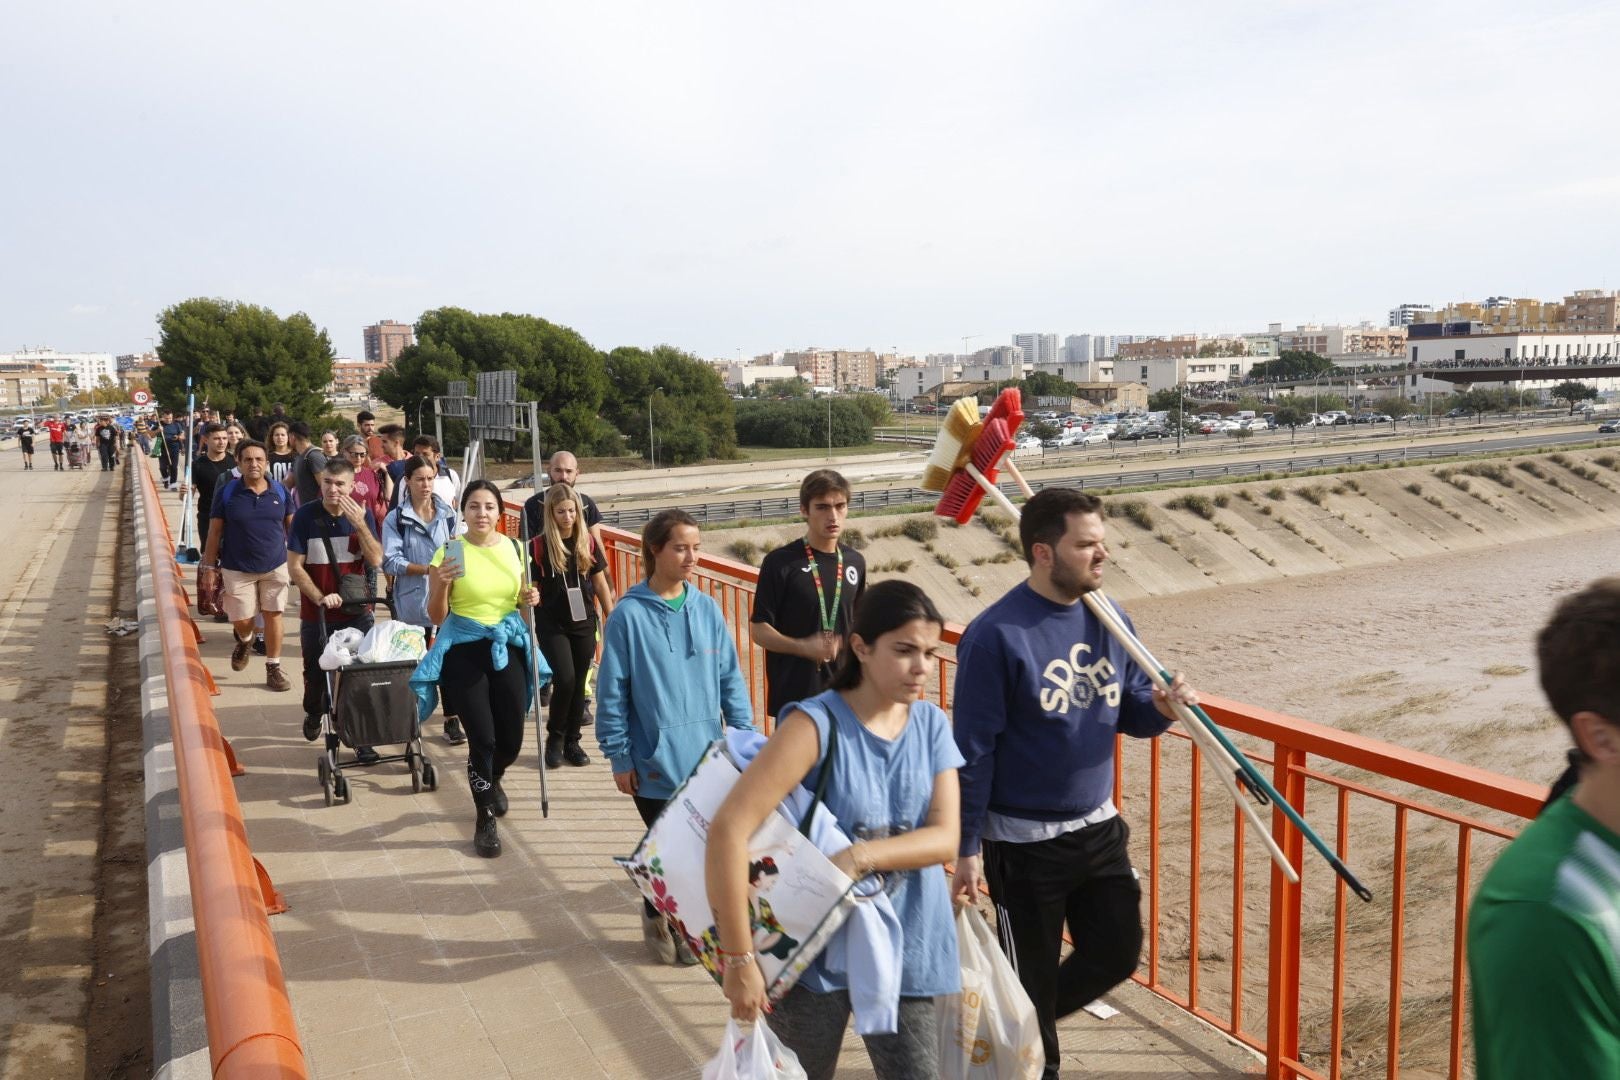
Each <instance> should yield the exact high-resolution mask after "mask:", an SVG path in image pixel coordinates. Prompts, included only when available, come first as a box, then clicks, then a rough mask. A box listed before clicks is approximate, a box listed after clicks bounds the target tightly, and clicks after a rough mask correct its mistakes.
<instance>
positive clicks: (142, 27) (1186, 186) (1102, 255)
mask: <svg viewBox="0 0 1620 1080" xmlns="http://www.w3.org/2000/svg"><path fill="white" fill-rule="evenodd" d="M1617 42H1620V5H1616V4H1613V3H1582V2H1559V0H1538V2H1537V3H1535V4H1525V3H1522V2H1515V3H1499V2H1495V0H1486V2H1474V3H1421V2H1402V3H1369V2H1365V0H1359V2H1356V3H1317V2H1297V3H1241V2H1230V0H1222V2H1218V3H1208V2H1202V0H1201V2H1198V3H1186V4H1168V3H1164V4H1160V3H1147V2H1142V3H1123V2H1115V3H1100V2H1074V3H1049V4H1048V3H1041V4H1036V3H1028V4H1026V3H1011V2H1003V3H998V4H985V3H973V4H947V3H940V2H930V3H916V4H912V3H871V2H866V3H859V4H854V3H833V2H827V0H823V2H821V3H817V4H792V5H790V4H781V3H762V2H759V0H753V2H748V3H674V2H670V0H662V2H657V3H638V2H626V0H614V2H611V3H581V2H578V0H574V2H570V3H541V2H535V0H528V2H500V0H497V2H482V3H477V4H443V3H433V4H427V3H418V2H409V0H406V2H402V0H388V2H374V0H325V2H323V3H318V4H316V3H306V2H303V0H277V2H274V3H268V2H256V0H232V2H229V3H223V4H222V3H218V2H209V3H192V2H185V3H181V2H175V0H148V2H146V3H127V2H124V3H115V2H111V0H85V2H72V0H69V2H64V3H59V4H43V3H13V4H6V5H4V11H3V13H0V102H3V103H4V104H3V105H0V136H3V138H0V154H3V156H4V161H3V165H0V351H5V350H9V349H13V348H17V347H20V346H23V345H29V346H40V345H48V346H52V347H55V348H57V349H61V350H95V351H110V352H128V351H138V350H140V349H143V348H145V347H146V345H147V343H146V338H147V336H148V335H155V334H156V332H157V331H156V329H155V325H154V324H155V318H156V315H157V313H158V312H159V311H160V310H161V309H162V308H163V307H165V306H166V305H169V304H172V303H175V302H178V301H180V300H183V299H185V298H187V297H192V296H199V295H201V296H219V297H225V298H229V299H234V300H242V301H249V302H253V303H258V304H263V305H265V306H268V307H270V308H272V309H274V310H275V311H277V312H278V313H281V314H287V313H291V312H294V311H304V312H307V313H308V314H309V315H310V316H311V317H312V318H313V319H314V320H315V321H316V322H317V323H318V324H319V325H321V326H324V327H326V328H327V330H328V331H329V332H330V334H331V337H332V341H333V345H334V347H335V348H336V350H337V352H338V354H339V355H358V354H359V353H360V351H361V338H360V328H361V327H362V326H363V325H365V324H366V323H369V322H373V321H376V320H378V319H383V318H392V319H399V320H401V321H406V322H414V321H415V319H416V318H417V316H418V315H420V313H421V312H422V311H424V310H426V309H428V308H433V307H439V306H443V305H459V306H463V307H467V308H471V309H473V310H475V311H487V312H497V311H522V312H531V313H534V314H537V315H542V316H544V317H546V318H548V319H551V320H553V321H556V322H559V323H563V324H565V325H568V326H572V327H574V328H575V329H577V330H579V331H580V332H581V333H582V334H584V335H585V336H586V337H587V338H588V339H589V340H590V341H591V342H592V343H594V344H596V345H597V346H599V347H602V348H612V347H614V346H617V345H622V344H636V345H647V346H650V345H655V344H658V343H661V342H668V343H670V344H674V345H677V346H680V347H682V348H686V349H689V350H692V351H694V352H696V353H699V354H700V355H703V356H706V357H720V356H735V355H737V354H738V353H739V351H740V353H741V354H742V355H744V356H752V355H753V354H755V353H760V352H765V351H769V350H773V349H781V348H794V347H803V346H806V345H810V344H816V345H820V346H824V347H832V346H838V347H847V348H861V347H867V346H871V347H874V348H878V349H888V348H890V347H893V346H898V347H899V348H900V349H901V350H903V351H906V352H917V353H922V352H929V351H940V352H945V351H957V350H959V349H960V348H961V347H962V344H963V340H962V339H963V336H964V335H976V336H975V337H974V338H973V339H972V340H971V341H970V343H969V344H970V346H971V348H975V349H977V348H982V347H984V346H985V345H989V344H998V343H1005V342H1006V340H1007V338H1008V336H1009V335H1010V334H1012V333H1014V332H1016V331H1025V330H1033V331H1041V332H1056V333H1059V334H1067V333H1082V332H1101V333H1160V332H1164V333H1169V332H1177V331H1189V330H1197V331H1201V332H1217V331H1238V330H1251V329H1263V328H1264V326H1265V324H1266V323H1268V322H1272V321H1279V322H1283V323H1286V324H1293V323H1298V322H1305V321H1345V322H1351V321H1359V320H1362V319H1372V320H1375V321H1379V322H1382V321H1383V320H1384V318H1385V315H1386V313H1387V311H1388V309H1389V308H1391V307H1393V306H1394V305H1396V304H1398V303H1400V302H1402V301H1415V302H1434V303H1439V302H1444V301H1447V300H1453V299H1463V298H1479V297H1483V296H1486V295H1489V294H1494V293H1508V294H1512V295H1518V296H1533V297H1540V298H1556V297H1559V296H1562V295H1563V294H1564V293H1565V292H1567V291H1569V290H1573V289H1576V288H1599V287H1601V288H1613V287H1615V286H1616V285H1620V281H1617V275H1616V274H1615V273H1614V267H1615V261H1616V257H1617V253H1620V213H1617V212H1616V211H1617V207H1620V140H1616V138H1615V125H1614V116H1615V101H1616V99H1617V95H1616V88H1615V82H1614V75H1613V72H1614V68H1615V59H1614V56H1615V51H1614V50H1615V45H1616V44H1617Z"/></svg>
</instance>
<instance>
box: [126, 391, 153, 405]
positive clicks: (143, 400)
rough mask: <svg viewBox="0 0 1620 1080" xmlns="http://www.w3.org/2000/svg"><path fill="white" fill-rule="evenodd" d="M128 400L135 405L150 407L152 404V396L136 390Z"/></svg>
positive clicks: (149, 393)
mask: <svg viewBox="0 0 1620 1080" xmlns="http://www.w3.org/2000/svg"><path fill="white" fill-rule="evenodd" d="M129 400H131V401H133V402H134V403H135V404H137V405H150V404H152V394H151V392H150V391H147V390H137V391H135V392H134V393H133V394H131V395H129Z"/></svg>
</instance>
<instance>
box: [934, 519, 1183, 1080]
mask: <svg viewBox="0 0 1620 1080" xmlns="http://www.w3.org/2000/svg"><path fill="white" fill-rule="evenodd" d="M1018 535H1019V540H1020V541H1021V542H1022V544H1023V548H1024V559H1025V561H1026V562H1028V563H1029V580H1027V581H1026V582H1024V583H1023V584H1022V585H1019V586H1018V587H1016V588H1015V589H1013V590H1012V591H1011V592H1009V593H1008V594H1007V595H1006V596H1004V597H1002V598H1001V599H1000V600H998V601H996V602H995V603H994V604H992V605H991V606H990V607H989V608H987V609H985V611H984V612H983V613H982V614H981V615H980V616H979V617H978V618H976V619H974V620H973V622H972V623H970V624H969V625H968V628H967V630H966V631H964V632H963V634H962V640H961V643H960V644H959V645H958V646H957V649H956V656H957V669H956V696H955V724H954V726H955V731H956V743H957V746H958V747H960V748H961V751H962V756H963V757H964V758H965V759H966V760H967V764H966V765H964V766H963V767H962V768H961V769H960V770H959V773H958V775H959V776H960V778H961V785H962V842H961V846H960V848H959V849H958V859H957V863H956V878H955V881H954V882H953V884H952V892H953V894H955V895H957V896H968V897H974V896H977V894H978V888H979V876H980V874H981V872H982V873H983V874H984V876H985V878H986V879H987V880H988V882H989V884H990V899H991V901H992V902H993V903H994V904H995V907H996V921H997V923H998V924H999V926H1000V930H1001V941H1002V947H1003V948H1007V946H1008V944H1009V943H1010V944H1011V952H1012V959H1013V963H1014V966H1015V967H1016V968H1017V969H1018V978H1019V981H1020V982H1022V983H1023V985H1024V989H1025V990H1026V991H1028V992H1029V996H1030V999H1031V1000H1032V1001H1033V1002H1034V1003H1035V1011H1036V1014H1037V1016H1038V1017H1039V1020H1040V1028H1041V1042H1042V1044H1043V1046H1044V1049H1045V1051H1046V1071H1045V1073H1044V1076H1045V1077H1048V1078H1053V1077H1056V1076H1057V1075H1058V1062H1059V1051H1058V1038H1057V1022H1058V1020H1059V1019H1060V1018H1062V1017H1064V1016H1067V1015H1069V1014H1070V1013H1072V1012H1074V1011H1076V1010H1077V1009H1079V1008H1081V1007H1082V1006H1084V1005H1086V1004H1088V1003H1090V1002H1091V1001H1093V1000H1095V999H1096V998H1098V997H1101V996H1102V995H1103V993H1105V992H1106V991H1108V990H1109V989H1110V988H1112V987H1114V986H1117V985H1118V984H1119V983H1121V982H1123V981H1124V980H1125V979H1127V978H1129V977H1130V974H1131V972H1133V971H1135V970H1136V964H1137V960H1138V957H1139V955H1140V953H1141V948H1142V912H1141V898H1142V893H1141V888H1140V887H1139V886H1138V884H1137V881H1136V873H1135V871H1134V870H1132V869H1131V860H1130V853H1129V851H1128V845H1129V839H1130V830H1129V829H1128V828H1127V827H1126V825H1125V821H1124V819H1122V818H1121V817H1120V816H1119V811H1118V810H1116V809H1115V808H1114V803H1113V799H1112V794H1113V783H1114V736H1115V733H1116V732H1123V733H1125V734H1126V735H1131V736H1135V737H1136V738H1140V739H1151V738H1153V737H1154V736H1156V735H1159V734H1161V733H1163V732H1164V731H1165V729H1167V728H1168V727H1169V726H1170V724H1171V722H1172V720H1173V719H1174V714H1173V713H1172V712H1171V707H1170V703H1169V701H1168V700H1167V699H1166V698H1165V696H1164V695H1163V694H1161V693H1159V692H1157V691H1155V690H1154V689H1153V686H1152V684H1151V683H1150V682H1149V680H1148V677H1147V675H1146V673H1144V672H1143V671H1142V670H1141V669H1140V668H1139V667H1137V666H1136V664H1135V662H1134V661H1132V660H1131V659H1130V657H1129V656H1128V655H1127V654H1126V652H1125V650H1124V648H1123V647H1122V646H1121V645H1120V644H1119V643H1118V642H1117V641H1115V640H1114V639H1113V637H1112V636H1110V635H1109V633H1108V631H1107V630H1106V629H1105V628H1104V627H1103V626H1102V624H1101V623H1099V622H1098V621H1097V619H1096V617H1095V616H1094V615H1092V614H1091V612H1090V610H1089V609H1088V608H1087V607H1086V606H1085V605H1084V604H1083V603H1081V602H1080V598H1081V597H1082V596H1083V595H1085V594H1086V593H1088V592H1090V591H1092V590H1093V589H1097V588H1099V587H1101V585H1102V569H1103V564H1104V562H1106V561H1107V559H1108V549H1107V548H1106V547H1105V546H1104V543H1103V517H1102V501H1101V500H1100V499H1098V498H1097V497H1096V496H1094V495H1088V494H1085V493H1084V492H1081V491H1076V490H1074V489H1071V488H1047V489H1045V490H1043V491H1041V492H1039V493H1038V494H1036V495H1035V496H1034V497H1033V498H1032V499H1030V500H1029V502H1028V503H1026V504H1025V506H1024V511H1023V517H1022V520H1021V521H1020V522H1019V527H1018ZM1126 621H1127V622H1129V620H1128V619H1127V620H1126ZM1171 693H1172V694H1174V696H1175V697H1176V699H1177V700H1178V701H1182V702H1184V703H1186V704H1189V705H1190V704H1196V703H1197V701H1198V696H1197V694H1196V693H1194V692H1193V690H1192V688H1191V687H1189V686H1187V685H1186V684H1185V683H1183V682H1182V680H1181V678H1180V676H1177V677H1176V679H1175V682H1174V684H1173V685H1172V687H1171ZM981 844H982V847H983V853H982V856H981V852H980V848H981ZM1065 922H1067V923H1068V925H1069V933H1070V935H1071V936H1072V937H1073V938H1074V942H1075V948H1074V952H1073V953H1072V954H1071V955H1070V956H1069V958H1068V960H1066V961H1064V962H1063V963H1061V964H1059V962H1058V959H1059V950H1060V949H1061V947H1062V944H1063V924H1064V923H1065Z"/></svg>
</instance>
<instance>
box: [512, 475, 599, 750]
mask: <svg viewBox="0 0 1620 1080" xmlns="http://www.w3.org/2000/svg"><path fill="white" fill-rule="evenodd" d="M542 521H543V529H542V531H541V532H540V534H539V535H537V536H531V537H530V538H529V559H530V571H531V574H532V576H533V578H534V582H535V584H536V585H537V586H538V587H539V589H540V606H539V607H538V608H536V609H535V612H534V636H535V638H536V639H537V641H538V643H539V646H540V651H541V652H542V653H544V654H545V657H546V662H547V663H548V664H550V665H551V680H552V681H551V714H550V716H549V717H548V718H547V720H546V751H545V762H546V768H548V769H555V768H557V766H559V765H561V764H562V763H563V762H565V761H566V762H567V763H568V764H570V765H589V764H590V763H591V759H590V755H589V754H587V753H585V750H584V748H582V747H581V746H580V745H579V732H580V728H581V727H583V726H584V723H585V674H586V672H588V671H590V669H591V658H592V657H593V656H594V655H595V653H596V625H597V623H596V620H597V610H598V608H600V609H601V617H602V618H603V619H604V620H605V619H606V618H607V617H608V616H609V615H610V614H612V612H613V589H612V587H611V586H610V585H609V584H608V575H607V553H606V552H604V551H603V550H602V549H601V547H600V546H598V545H597V543H596V541H595V539H593V538H592V536H591V531H590V529H589V528H587V527H586V525H585V507H584V503H583V502H582V501H581V500H580V497H579V494H578V493H577V492H575V491H574V489H573V487H572V486H570V485H568V484H553V485H551V487H550V488H548V489H547V490H546V496H545V501H544V503H543V504H542Z"/></svg>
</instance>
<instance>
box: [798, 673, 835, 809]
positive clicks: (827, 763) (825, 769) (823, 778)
mask: <svg viewBox="0 0 1620 1080" xmlns="http://www.w3.org/2000/svg"><path fill="white" fill-rule="evenodd" d="M804 705H805V703H804V702H800V703H799V708H801V709H803V708H804ZM805 715H807V716H808V715H809V710H806V711H805ZM826 716H827V753H826V754H825V755H824V756H823V757H822V759H821V768H820V769H819V770H817V772H816V786H815V788H814V794H813V795H812V796H811V798H810V805H809V807H807V808H806V809H805V812H804V816H803V817H802V818H800V819H799V832H801V833H803V834H804V835H805V836H806V837H808V836H809V835H810V823H811V822H812V821H814V820H815V817H816V807H818V806H820V805H821V803H822V797H823V796H824V795H825V794H826V793H827V781H828V780H829V779H830V778H831V777H832V763H833V756H834V755H835V754H836V753H837V752H838V718H837V717H836V716H834V715H833V714H832V710H831V709H828V710H826Z"/></svg>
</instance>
